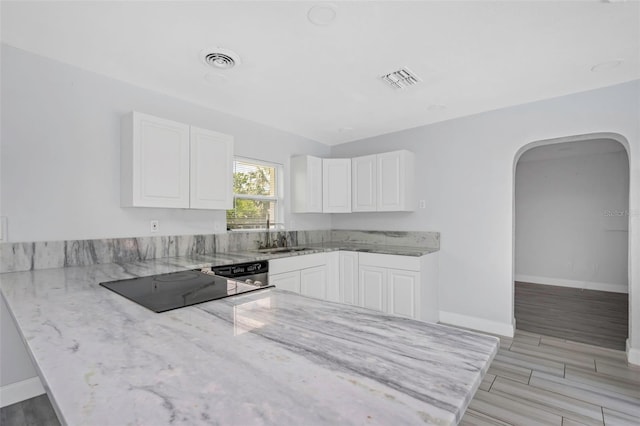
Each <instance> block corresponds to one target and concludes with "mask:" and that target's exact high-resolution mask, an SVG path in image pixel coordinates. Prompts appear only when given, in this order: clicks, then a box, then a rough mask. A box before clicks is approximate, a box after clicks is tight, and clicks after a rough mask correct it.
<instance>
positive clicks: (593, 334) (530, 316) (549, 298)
mask: <svg viewBox="0 0 640 426" xmlns="http://www.w3.org/2000/svg"><path fill="white" fill-rule="evenodd" d="M515 317H516V328H518V329H519V330H524V331H529V332H531V333H537V334H542V335H545V336H552V337H557V338H560V339H567V340H572V341H574V342H581V343H587V344H589V345H595V346H601V347H605V348H609V349H616V350H625V345H626V339H627V336H628V334H629V329H628V327H629V296H628V294H625V293H611V292H607V291H595V290H581V289H577V288H569V287H556V286H550V285H541V284H531V283H522V282H516V283H515Z"/></svg>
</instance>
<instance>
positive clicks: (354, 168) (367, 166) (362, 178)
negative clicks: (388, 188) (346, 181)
mask: <svg viewBox="0 0 640 426" xmlns="http://www.w3.org/2000/svg"><path fill="white" fill-rule="evenodd" d="M376 158H377V156H376V155H367V156H364V157H356V158H353V159H352V160H351V191H352V194H351V210H352V211H354V212H373V211H376V210H377V205H376V204H377V203H376V199H377V190H376V189H377V186H378V182H377V180H376V176H377V173H376V171H377V168H378V166H377V161H376Z"/></svg>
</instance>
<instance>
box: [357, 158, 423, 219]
mask: <svg viewBox="0 0 640 426" xmlns="http://www.w3.org/2000/svg"><path fill="white" fill-rule="evenodd" d="M414 162H415V160H414V155H413V153H412V152H409V151H406V150H401V151H392V152H385V153H382V154H375V155H366V156H363V157H356V158H353V160H352V183H353V191H352V194H353V196H352V209H353V211H354V212H373V211H378V212H392V211H413V210H414V208H415V206H414V202H413V198H414V195H413V193H414V180H415V177H414Z"/></svg>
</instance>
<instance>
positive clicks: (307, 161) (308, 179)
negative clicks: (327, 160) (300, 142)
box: [290, 155, 322, 213]
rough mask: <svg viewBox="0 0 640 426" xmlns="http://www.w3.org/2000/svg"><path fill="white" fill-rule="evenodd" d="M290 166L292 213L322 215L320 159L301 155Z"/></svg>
mask: <svg viewBox="0 0 640 426" xmlns="http://www.w3.org/2000/svg"><path fill="white" fill-rule="evenodd" d="M290 164H291V199H292V205H291V210H292V212H293V213H322V158H319V157H313V156H311V155H302V156H299V157H292V158H291V163H290Z"/></svg>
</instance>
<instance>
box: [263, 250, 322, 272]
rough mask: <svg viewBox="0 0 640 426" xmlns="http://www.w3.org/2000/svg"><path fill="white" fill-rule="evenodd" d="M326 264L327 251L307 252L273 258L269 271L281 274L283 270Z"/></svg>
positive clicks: (288, 270) (296, 269)
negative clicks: (300, 254) (299, 254)
mask: <svg viewBox="0 0 640 426" xmlns="http://www.w3.org/2000/svg"><path fill="white" fill-rule="evenodd" d="M326 264H327V259H326V255H325V253H314V254H305V255H302V256H291V257H285V258H282V259H271V260H270V261H269V272H270V273H271V274H281V273H283V272H291V271H299V270H301V269H306V268H313V267H316V266H324V265H326Z"/></svg>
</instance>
